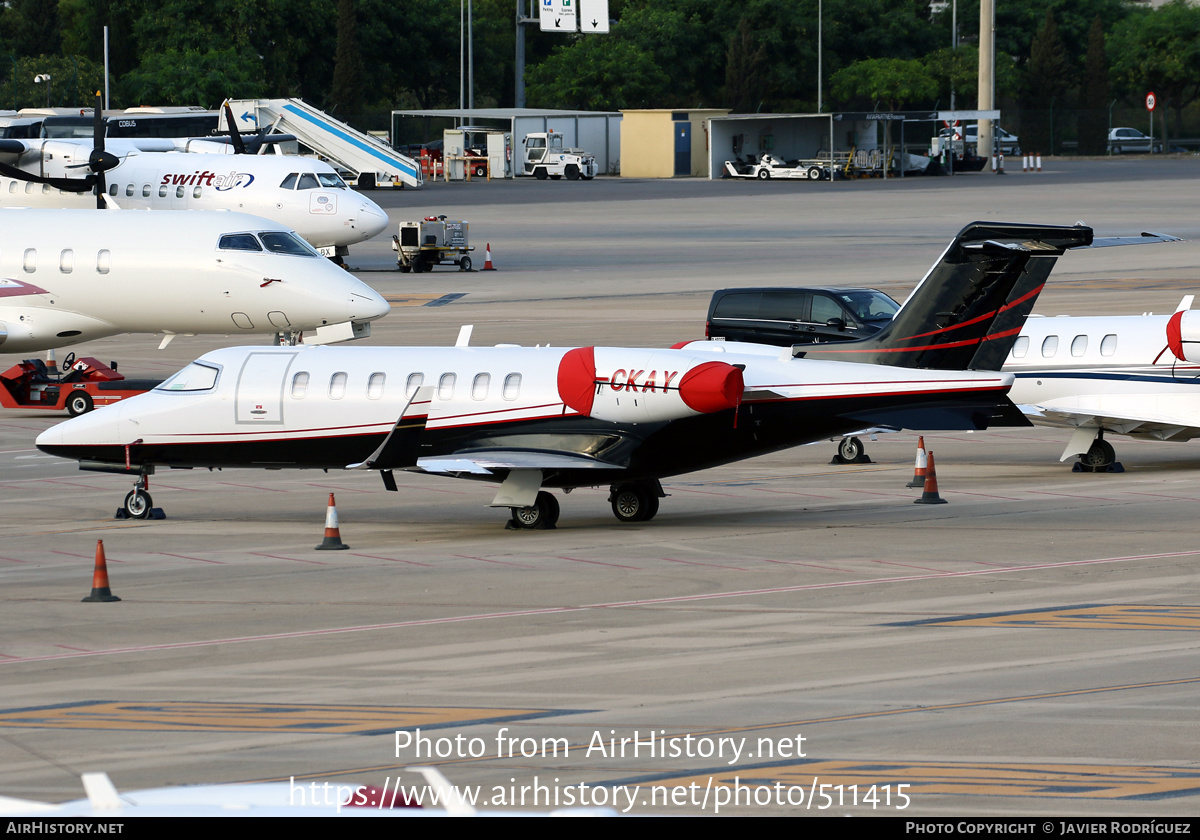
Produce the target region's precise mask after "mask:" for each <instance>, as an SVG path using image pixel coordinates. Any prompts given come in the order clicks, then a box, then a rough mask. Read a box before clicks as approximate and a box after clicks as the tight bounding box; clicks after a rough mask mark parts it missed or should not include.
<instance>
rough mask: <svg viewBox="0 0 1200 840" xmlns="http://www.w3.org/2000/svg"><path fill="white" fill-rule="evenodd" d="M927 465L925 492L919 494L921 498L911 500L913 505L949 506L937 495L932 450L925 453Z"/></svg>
mask: <svg viewBox="0 0 1200 840" xmlns="http://www.w3.org/2000/svg"><path fill="white" fill-rule="evenodd" d="M926 458H928V461H929V463H928V464H927V465H926V469H925V492H924V493H922V494H921V498H919V499H915V500H913V504H914V505H944V504H949V503H948V502H947V501H946V500H945V499H943V498H942V497H941V496H939V495H938V489H937V470H935V469H934V467H933V450H932V449H931V450H929V452H928V453H926Z"/></svg>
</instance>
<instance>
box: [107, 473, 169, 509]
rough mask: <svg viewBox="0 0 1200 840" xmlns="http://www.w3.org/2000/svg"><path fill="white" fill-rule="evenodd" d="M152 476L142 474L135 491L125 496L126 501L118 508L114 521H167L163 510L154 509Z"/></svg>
mask: <svg viewBox="0 0 1200 840" xmlns="http://www.w3.org/2000/svg"><path fill="white" fill-rule="evenodd" d="M149 487H150V476H149V474H147V473H142V474H141V475H139V476H138V478H137V482H136V483H134V485H133V489H132V490H130V491H129V492H128V493H127V494H125V501H124V502H122V503H121V506H120V507H119V508H117V512H116V515H115V516H113V519H166V518H167V515H166V514H165V513H164V512H163V509H162V508H156V507H154V499H152V498H151V497H150V493H149V492H148V489H149Z"/></svg>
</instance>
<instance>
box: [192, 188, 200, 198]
mask: <svg viewBox="0 0 1200 840" xmlns="http://www.w3.org/2000/svg"><path fill="white" fill-rule="evenodd" d="M199 197H200V188H199V187H192V198H199Z"/></svg>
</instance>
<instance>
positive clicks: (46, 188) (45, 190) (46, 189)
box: [42, 184, 50, 195]
mask: <svg viewBox="0 0 1200 840" xmlns="http://www.w3.org/2000/svg"><path fill="white" fill-rule="evenodd" d="M49 194H50V185H49V184H42V195H49Z"/></svg>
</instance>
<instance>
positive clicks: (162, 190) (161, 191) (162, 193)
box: [158, 184, 167, 198]
mask: <svg viewBox="0 0 1200 840" xmlns="http://www.w3.org/2000/svg"><path fill="white" fill-rule="evenodd" d="M158 197H159V198H166V197H167V185H166V184H160V185H159V187H158Z"/></svg>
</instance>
